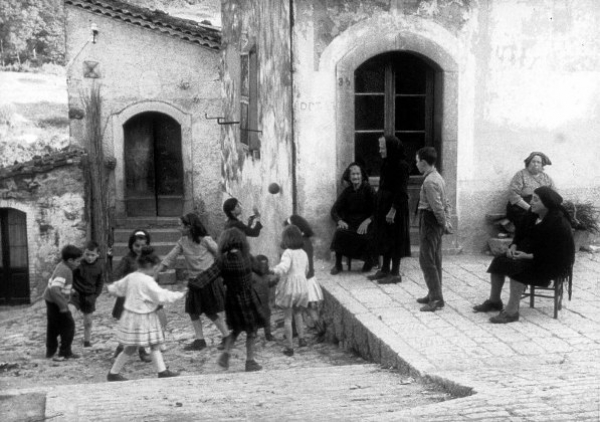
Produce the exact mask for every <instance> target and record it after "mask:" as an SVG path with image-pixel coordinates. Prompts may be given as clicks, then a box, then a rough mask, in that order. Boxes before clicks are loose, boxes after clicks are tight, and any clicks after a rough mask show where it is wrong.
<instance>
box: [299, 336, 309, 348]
mask: <svg viewBox="0 0 600 422" xmlns="http://www.w3.org/2000/svg"><path fill="white" fill-rule="evenodd" d="M307 345H308V343H307V342H306V340H304V339H303V338H301V339H298V347H306V346H307Z"/></svg>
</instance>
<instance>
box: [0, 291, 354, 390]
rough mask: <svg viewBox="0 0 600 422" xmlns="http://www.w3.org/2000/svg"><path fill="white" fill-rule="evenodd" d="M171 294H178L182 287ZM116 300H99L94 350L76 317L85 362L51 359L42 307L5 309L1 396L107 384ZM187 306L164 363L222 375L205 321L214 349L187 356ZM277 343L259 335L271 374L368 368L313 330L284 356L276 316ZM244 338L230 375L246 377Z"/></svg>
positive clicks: (142, 367) (173, 317)
mask: <svg viewBox="0 0 600 422" xmlns="http://www.w3.org/2000/svg"><path fill="white" fill-rule="evenodd" d="M170 288H172V289H174V290H177V289H181V288H182V286H180V285H175V286H172V287H171V286H170ZM113 303H114V298H112V297H110V296H109V295H108V294H107V293H103V294H102V295H101V296H100V298H99V299H98V302H97V305H96V308H97V310H96V312H95V313H94V327H93V329H92V347H91V348H84V347H83V319H82V318H81V315H78V316H76V317H75V324H76V336H75V340H74V341H73V350H74V352H76V353H78V354H81V355H82V358H81V359H77V360H68V361H65V362H54V361H52V360H49V359H46V358H45V356H44V354H45V335H46V306H45V304H44V302H43V301H39V302H37V303H35V304H34V305H32V306H28V307H19V308H14V309H11V308H2V310H1V311H0V338H2V348H1V350H0V391H2V390H7V389H17V388H27V387H40V386H44V385H48V386H50V385H53V386H54V385H61V384H81V383H96V382H105V381H106V374H107V372H108V370H109V369H110V367H111V365H112V355H113V352H114V350H115V347H116V346H117V343H116V341H115V336H114V327H115V326H116V321H115V320H114V319H113V318H112V317H111V316H110V313H111V310H112V306H113ZM183 305H184V301H183V300H181V301H178V302H176V303H174V304H170V305H167V307H166V308H165V309H166V312H167V315H168V320H169V323H168V326H167V335H166V337H167V341H166V343H165V346H166V349H167V350H166V351H165V352H164V359H165V363H166V364H167V366H169V368H170V369H174V370H176V371H181V374H182V375H196V374H207V373H220V372H221V371H222V370H221V369H220V368H219V367H218V366H217V365H216V361H217V358H218V356H219V354H220V351H218V350H217V348H216V346H217V344H218V343H220V341H221V334H220V332H219V331H218V330H217V328H216V327H215V326H214V325H213V324H212V323H211V322H210V321H209V320H208V319H207V318H204V317H202V318H203V323H204V324H203V326H204V335H205V338H206V341H207V343H208V345H209V347H208V348H206V349H204V350H202V351H194V352H189V351H184V350H183V347H184V346H185V345H187V344H189V343H190V342H191V341H192V340H193V328H192V326H191V323H190V320H189V316H188V315H187V314H185V313H184V312H183ZM271 322H272V325H273V326H274V327H278V328H276V329H275V330H274V332H273V333H274V335H275V337H276V339H277V340H276V341H272V342H267V341H265V338H264V333H263V332H262V330H260V331H259V340H258V342H257V343H258V350H257V354H258V356H257V360H258V361H259V362H260V363H261V365H263V366H264V367H265V368H268V369H284V368H296V367H320V366H323V367H328V366H334V365H350V364H361V363H365V362H364V361H363V360H362V359H361V358H359V357H357V356H356V355H353V354H351V353H349V352H348V351H345V350H342V349H341V348H338V347H337V346H335V345H334V344H331V343H318V342H317V341H316V339H315V334H314V332H313V331H312V330H309V335H308V337H307V339H308V343H309V347H306V348H300V349H296V353H295V355H294V357H291V358H290V357H287V356H285V355H283V353H282V350H283V347H284V344H283V343H284V341H283V328H282V327H281V325H282V323H283V316H282V313H281V312H278V311H275V312H274V314H273V316H272V318H271ZM245 354H246V349H245V335H244V334H242V335H241V336H240V338H238V341H237V342H236V347H235V349H234V351H233V353H232V357H231V369H230V371H243V370H244V363H245ZM123 374H124V375H125V376H126V377H128V378H130V379H140V378H149V377H155V376H156V374H155V373H154V369H153V367H152V364H151V363H142V362H141V361H140V360H139V359H138V358H137V357H136V358H135V359H133V358H132V359H131V360H130V361H129V362H128V363H127V364H126V365H125V368H124V372H123Z"/></svg>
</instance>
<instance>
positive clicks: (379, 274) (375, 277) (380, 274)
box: [367, 271, 390, 281]
mask: <svg viewBox="0 0 600 422" xmlns="http://www.w3.org/2000/svg"><path fill="white" fill-rule="evenodd" d="M389 275H390V273H384V272H381V271H377V272H376V273H375V274H373V275H369V276H367V278H368V279H369V280H371V281H374V280H380V279H382V278H386V277H387V276H389Z"/></svg>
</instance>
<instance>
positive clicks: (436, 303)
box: [421, 300, 444, 312]
mask: <svg viewBox="0 0 600 422" xmlns="http://www.w3.org/2000/svg"><path fill="white" fill-rule="evenodd" d="M443 307H444V301H442V300H432V301H431V302H429V303H428V304H427V305H425V306H422V307H421V312H435V311H437V310H439V309H442V308H443Z"/></svg>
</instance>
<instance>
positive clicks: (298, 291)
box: [272, 225, 309, 356]
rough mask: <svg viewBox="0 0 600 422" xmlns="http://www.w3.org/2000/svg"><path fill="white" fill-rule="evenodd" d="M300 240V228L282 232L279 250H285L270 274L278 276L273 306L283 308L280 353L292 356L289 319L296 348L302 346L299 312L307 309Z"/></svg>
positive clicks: (304, 258)
mask: <svg viewBox="0 0 600 422" xmlns="http://www.w3.org/2000/svg"><path fill="white" fill-rule="evenodd" d="M303 246H304V241H303V239H302V233H301V232H300V229H299V228H298V227H296V226H294V225H289V226H287V227H285V229H284V230H283V235H282V241H281V247H282V248H283V249H285V250H284V251H283V255H282V256H281V261H280V262H279V264H277V266H275V268H273V270H272V272H273V273H274V274H276V275H278V276H279V277H280V280H279V283H278V284H277V288H276V289H275V305H276V306H278V307H279V308H281V309H283V314H284V330H285V337H286V340H287V343H288V345H287V347H286V348H285V349H284V350H283V353H284V354H285V355H287V356H293V355H294V343H293V332H292V318H293V319H294V321H295V323H296V330H297V331H298V347H303V346H306V340H305V339H304V320H303V318H302V311H303V310H304V309H306V307H307V306H308V282H307V281H306V275H307V273H308V268H309V267H308V256H307V255H306V252H304V250H303V249H302V247H303Z"/></svg>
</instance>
